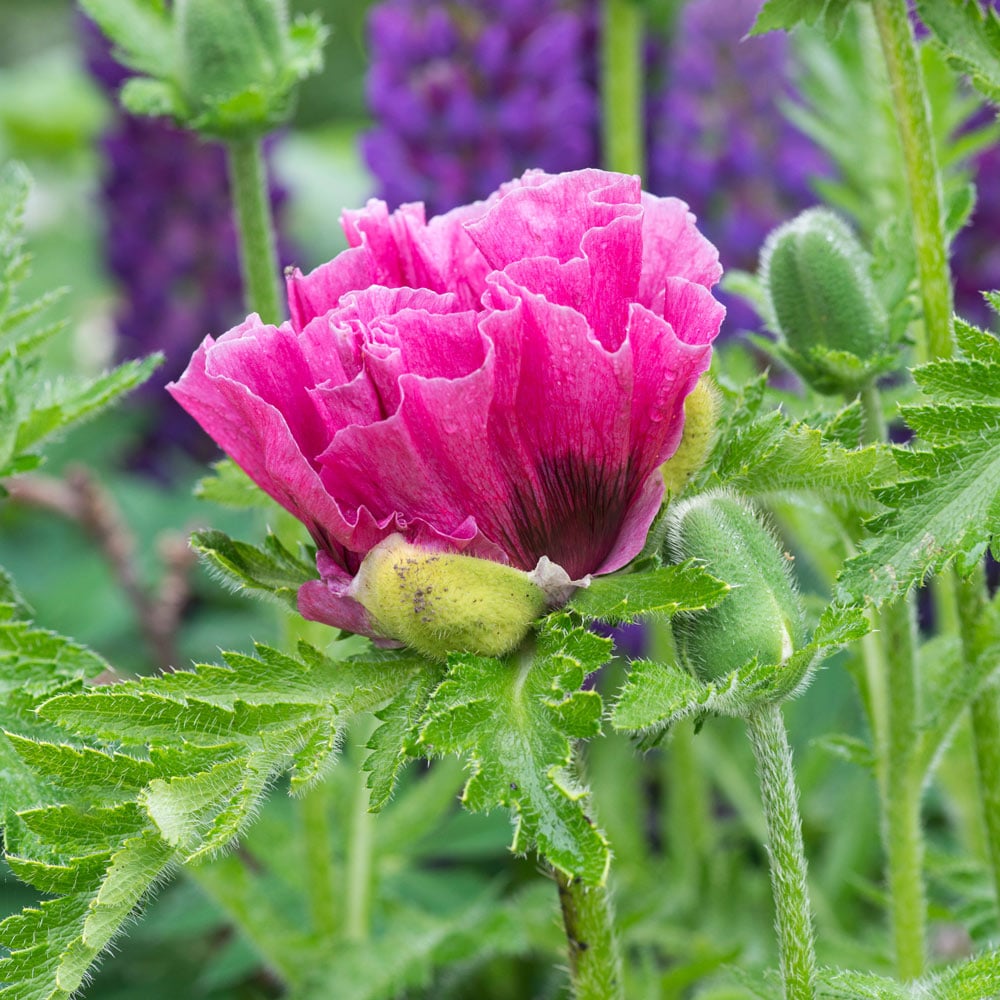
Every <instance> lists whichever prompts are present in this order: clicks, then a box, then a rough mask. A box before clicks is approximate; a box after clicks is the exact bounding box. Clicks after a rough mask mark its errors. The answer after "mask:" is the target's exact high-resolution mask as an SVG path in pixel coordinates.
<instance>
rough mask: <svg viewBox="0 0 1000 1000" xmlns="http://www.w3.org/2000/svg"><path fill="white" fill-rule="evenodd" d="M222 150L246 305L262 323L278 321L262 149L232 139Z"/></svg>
mask: <svg viewBox="0 0 1000 1000" xmlns="http://www.w3.org/2000/svg"><path fill="white" fill-rule="evenodd" d="M226 151H227V155H228V158H229V181H230V185H231V187H232V198H233V205H234V207H235V209H236V220H237V226H238V230H239V235H240V270H241V272H242V275H243V295H244V299H245V301H246V305H247V309H248V310H249V311H250V312H255V313H257V314H258V315H259V316H260V318H261V319H262V320H263V321H264V322H265V323H278V322H279V321H280V320H281V318H282V310H281V305H280V299H279V295H278V254H277V250H276V249H275V240H274V222H273V220H272V218H271V199H270V196H269V193H268V186H267V168H266V167H265V165H264V154H263V150H262V148H261V144H260V141H259V140H257V139H234V140H232V141H231V142H229V143H227V145H226Z"/></svg>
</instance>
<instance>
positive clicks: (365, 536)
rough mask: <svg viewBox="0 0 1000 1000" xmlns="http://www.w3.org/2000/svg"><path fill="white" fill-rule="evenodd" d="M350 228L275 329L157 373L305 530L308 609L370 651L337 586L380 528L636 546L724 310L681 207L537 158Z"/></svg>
mask: <svg viewBox="0 0 1000 1000" xmlns="http://www.w3.org/2000/svg"><path fill="white" fill-rule="evenodd" d="M343 221H344V228H345V232H346V233H347V236H348V242H349V243H350V245H351V248H350V249H349V250H347V251H346V252H345V253H343V254H341V255H340V256H339V257H338V258H337V259H336V260H334V261H331V262H330V263H329V264H326V265H323V266H322V267H320V268H317V269H316V270H315V271H313V272H312V273H311V274H309V275H302V274H300V273H298V272H294V273H293V274H292V275H291V276H290V277H289V280H288V294H289V307H290V311H291V316H292V321H291V323H290V324H284V325H282V326H281V327H273V326H266V325H264V324H262V323H261V322H260V320H259V319H258V318H257V317H255V316H252V317H250V318H249V319H248V320H247V321H246V322H245V323H244V324H242V325H241V326H239V327H236V328H235V329H233V330H231V331H229V333H227V334H224V335H223V336H222V337H220V338H219V339H218V340H217V341H215V340H213V339H212V338H211V337H209V338H206V340H205V342H204V343H203V344H202V345H201V347H200V348H199V349H198V351H197V352H196V353H195V355H194V357H193V358H192V360H191V364H190V365H189V367H188V370H187V371H186V372H185V373H184V375H183V376H182V377H181V378H180V379H179V380H178V381H177V382H176V383H174V384H173V385H172V386H170V391H171V392H172V393H173V395H174V396H175V398H177V400H178V401H179V402H180V403H181V405H183V406H184V407H185V408H186V409H187V410H188V412H190V413H191V414H192V415H193V416H194V417H195V418H196V419H197V420H198V421H199V422H200V423H201V424H202V425H203V426H204V427H205V428H206V429H207V430H208V431H209V433H210V434H211V435H212V437H213V438H214V439H215V440H216V441H217V442H218V443H219V444H220V445H221V446H222V447H223V448H224V449H225V450H226V451H227V452H229V454H230V455H231V456H232V457H233V459H234V460H235V461H236V462H237V463H238V464H239V465H241V466H242V467H243V468H244V469H245V470H246V472H247V473H248V474H249V475H250V477H251V478H252V479H253V480H254V481H255V482H256V483H257V484H258V485H260V486H261V488H262V489H264V490H265V491H266V492H267V493H268V494H269V495H270V496H272V497H274V499H275V500H277V502H278V503H280V504H281V505H282V506H284V507H285V508H286V509H287V510H289V511H291V512H292V513H293V514H294V515H295V516H296V517H298V518H299V519H300V520H301V521H302V522H303V523H304V524H305V525H306V526H307V527H308V529H309V531H310V533H311V534H312V537H313V538H314V539H315V541H316V544H317V547H318V550H319V552H318V556H317V568H318V571H319V575H320V579H318V580H315V581H312V582H309V583H307V584H305V585H304V586H303V587H302V588H301V590H300V593H299V607H300V610H301V611H302V613H303V615H305V616H306V617H308V618H311V619H315V620H317V621H323V622H326V623H328V624H331V625H334V626H337V627H340V628H346V629H349V630H351V631H354V632H359V633H362V634H365V635H371V636H373V638H376V640H377V641H384V640H385V637H378V636H376V635H375V625H374V623H373V622H372V621H371V620H370V619H369V617H368V615H367V613H366V612H365V609H364V608H363V607H362V606H361V605H360V604H359V603H358V602H357V601H356V600H355V599H354V598H353V596H352V590H351V582H352V579H353V576H354V574H355V573H356V572H357V570H358V568H359V566H360V565H361V563H362V561H363V559H364V558H365V555H366V553H368V552H369V551H370V550H371V549H372V548H373V547H374V546H375V545H377V544H379V543H380V542H381V541H382V540H384V539H385V538H386V537H388V536H389V535H391V534H394V533H398V534H400V535H402V536H403V538H404V539H405V540H406V541H407V542H409V543H411V544H415V545H418V546H421V547H425V548H430V549H436V550H442V551H455V552H465V553H467V554H469V555H473V556H478V557H480V558H484V559H492V560H495V561H497V562H505V563H509V564H511V565H514V566H517V567H518V568H521V569H524V570H527V571H532V570H534V569H535V567H536V565H538V564H539V562H540V560H543V559H547V560H550V561H551V562H552V563H555V564H558V565H559V566H560V567H562V570H565V572H566V573H568V574H569V577H570V578H576V579H579V578H582V577H584V576H586V575H587V574H590V573H606V572H612V571H614V570H615V569H618V568H620V567H621V566H624V565H625V564H626V563H627V562H628V561H629V560H630V559H632V558H634V556H635V555H636V554H637V553H638V552H639V551H640V549H641V547H642V545H643V543H644V541H645V538H646V533H647V531H648V528H649V525H650V523H651V522H652V519H653V517H654V516H655V514H656V511H657V509H658V508H659V505H660V503H661V501H662V497H663V480H662V476H661V475H660V472H659V466H660V465H661V464H662V462H663V461H664V460H665V459H667V458H668V457H669V456H670V455H672V454H673V452H674V450H675V449H676V447H677V444H678V442H679V440H680V437H681V433H682V429H683V421H684V399H685V397H686V396H687V395H688V393H690V391H691V390H692V388H693V387H694V385H695V383H696V381H697V379H698V376H699V374H700V373H702V372H703V371H704V370H705V369H706V368H707V366H708V363H709V360H710V354H711V343H712V341H713V340H714V338H715V337H716V335H717V334H718V330H719V325H720V323H721V320H722V315H723V312H724V310H723V309H722V307H721V306H720V305H719V304H718V303H717V302H716V301H715V299H714V298H713V297H712V295H711V293H710V291H709V289H710V288H711V286H712V285H713V284H714V283H715V282H716V281H717V280H718V278H719V275H720V268H719V263H718V255H717V253H716V251H715V249H714V248H713V247H712V246H711V244H709V243H708V242H707V241H706V240H705V239H704V238H703V237H702V236H701V235H700V234H699V233H698V231H697V229H695V227H694V218H693V217H692V216H691V214H690V213H689V212H688V211H687V209H686V206H684V204H683V203H682V202H679V201H677V200H676V199H670V198H654V197H652V196H649V195H644V194H641V192H640V190H639V184H638V179H637V178H635V177H628V176H623V175H619V174H612V173H607V172H604V171H600V170H583V171H577V172H574V173H570V174H565V175H560V176H555V177H553V176H549V175H547V174H543V173H541V172H537V171H531V172H529V173H527V174H525V175H524V177H522V178H520V179H518V180H516V181H513V182H511V183H510V184H508V185H504V186H503V187H502V188H501V189H500V190H499V191H498V192H497V193H496V194H494V195H492V196H491V197H490V198H489V199H487V200H486V201H485V202H478V203H476V204H474V205H468V206H465V207H463V208H461V209H456V210H455V211H453V212H449V213H447V214H446V215H443V216H439V217H437V218H435V219H431V220H430V221H426V220H425V218H424V214H423V209H422V208H421V207H420V206H416V205H407V206H403V207H402V208H401V209H399V210H398V211H396V212H393V213H390V212H389V211H388V210H387V208H386V206H385V205H384V204H383V203H381V202H378V201H372V202H369V203H368V205H367V206H366V207H365V208H364V209H362V210H361V211H359V212H348V213H345V215H344V220H343ZM543 565H547V563H544V562H543Z"/></svg>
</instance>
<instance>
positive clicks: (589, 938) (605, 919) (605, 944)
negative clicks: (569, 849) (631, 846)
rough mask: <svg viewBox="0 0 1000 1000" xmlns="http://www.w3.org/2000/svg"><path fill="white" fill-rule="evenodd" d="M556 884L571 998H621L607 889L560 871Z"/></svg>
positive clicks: (617, 960)
mask: <svg viewBox="0 0 1000 1000" xmlns="http://www.w3.org/2000/svg"><path fill="white" fill-rule="evenodd" d="M556 883H557V885H558V886H559V905H560V907H561V908H562V916H563V926H564V928H565V930H566V943H567V946H568V952H569V977H570V983H571V984H572V989H573V1000H624V997H625V989H624V983H623V981H622V962H621V955H620V952H619V947H618V938H617V935H616V934H615V927H614V913H613V910H612V906H611V898H610V896H609V895H608V890H607V888H606V887H605V886H585V885H584V884H583V883H582V882H581V881H580V879H578V878H572V877H571V876H568V875H564V874H563V873H562V872H556Z"/></svg>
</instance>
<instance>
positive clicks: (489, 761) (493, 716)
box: [420, 616, 611, 884]
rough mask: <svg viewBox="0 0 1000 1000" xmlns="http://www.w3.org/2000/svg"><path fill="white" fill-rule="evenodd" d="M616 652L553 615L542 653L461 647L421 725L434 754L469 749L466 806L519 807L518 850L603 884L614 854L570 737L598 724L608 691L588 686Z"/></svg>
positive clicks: (589, 732)
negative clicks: (475, 652) (499, 655)
mask: <svg viewBox="0 0 1000 1000" xmlns="http://www.w3.org/2000/svg"><path fill="white" fill-rule="evenodd" d="M610 652H611V644H610V642H609V641H608V640H606V639H601V638H599V637H598V636H596V635H594V634H593V633H591V632H587V631H586V630H584V629H573V628H571V627H569V625H568V621H567V620H566V618H565V617H564V616H553V617H552V618H550V620H549V622H548V623H547V625H546V627H545V628H544V629H543V630H542V632H541V635H540V636H539V640H538V649H537V650H536V651H535V653H534V655H530V654H528V653H525V654H522V655H520V656H515V657H511V658H509V659H506V660H494V659H488V658H485V657H478V656H472V655H455V656H453V657H452V658H451V659H450V663H449V671H448V675H447V677H446V678H445V679H444V681H442V683H441V684H440V686H439V687H438V688H437V690H436V691H435V692H434V694H433V695H432V697H431V700H430V704H429V705H428V707H427V712H426V715H425V721H424V724H423V727H422V729H421V732H420V746H421V747H422V748H423V750H424V751H425V752H426V753H428V754H433V755H443V754H448V753H461V754H465V755H466V756H467V758H468V760H469V762H470V766H471V769H472V776H471V777H470V778H469V781H468V783H467V784H466V786H465V792H464V794H463V802H464V803H465V805H466V807H467V808H469V809H470V810H472V811H473V812H486V811H489V810H490V809H492V808H494V807H496V806H505V807H507V808H509V809H510V810H512V812H513V815H514V817H515V833H514V842H513V845H512V849H513V850H514V851H516V852H518V853H523V852H525V851H527V850H528V848H530V847H532V846H535V847H537V849H538V851H539V853H540V854H542V855H543V856H544V857H545V858H546V859H547V860H548V861H549V863H550V864H552V865H553V866H554V867H555V868H557V869H559V870H560V871H563V872H565V873H567V874H568V875H571V876H578V877H580V878H582V879H583V880H584V881H586V882H589V883H591V884H601V883H603V881H604V879H605V878H606V876H607V871H608V863H609V860H610V854H609V850H608V844H607V840H606V839H605V837H604V834H603V833H602V832H601V831H600V830H599V829H598V828H597V827H596V826H595V825H594V823H593V821H592V820H591V818H590V817H589V816H588V815H587V808H588V792H587V789H586V788H585V787H584V786H583V785H582V784H581V783H580V782H579V780H578V779H577V777H576V776H575V775H574V769H573V749H572V743H571V740H573V739H578V738H587V737H592V736H596V735H598V733H599V732H600V727H601V712H602V704H601V697H600V695H599V694H598V693H597V692H596V691H583V690H581V689H580V688H581V685H582V684H583V681H584V679H585V678H586V676H587V675H588V674H590V673H592V672H593V671H594V670H596V669H597V668H598V667H600V666H601V665H602V664H603V663H604V662H605V661H606V660H607V659H608V657H609V656H610Z"/></svg>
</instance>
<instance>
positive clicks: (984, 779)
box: [956, 564, 1000, 900]
mask: <svg viewBox="0 0 1000 1000" xmlns="http://www.w3.org/2000/svg"><path fill="white" fill-rule="evenodd" d="M956 590H957V598H958V618H959V625H960V633H959V634H960V635H961V638H962V651H963V654H964V656H965V660H966V662H967V663H969V662H972V661H973V660H974V659H975V658H976V657H978V656H980V655H981V650H980V649H979V648H978V643H977V642H976V630H977V627H978V624H979V620H980V618H981V617H982V615H983V612H984V611H985V605H986V573H985V571H984V570H983V567H982V565H981V564H980V565H979V566H978V567H976V571H975V572H974V573H973V574H972V576H970V577H969V578H968V579H967V580H959V581H958V583H957V587H956ZM972 743H973V748H974V750H975V755H976V771H977V774H978V776H979V799H980V807H981V809H982V816H983V827H984V830H985V832H986V845H987V856H988V860H989V864H990V869H991V873H992V876H993V891H994V893H995V895H996V898H997V900H1000V685H998V684H997V682H995V681H994V682H993V683H992V684H990V685H988V686H987V687H986V688H985V689H984V690H983V691H982V692H981V693H980V694H979V696H978V697H977V698H976V700H975V701H974V702H973V703H972Z"/></svg>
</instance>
